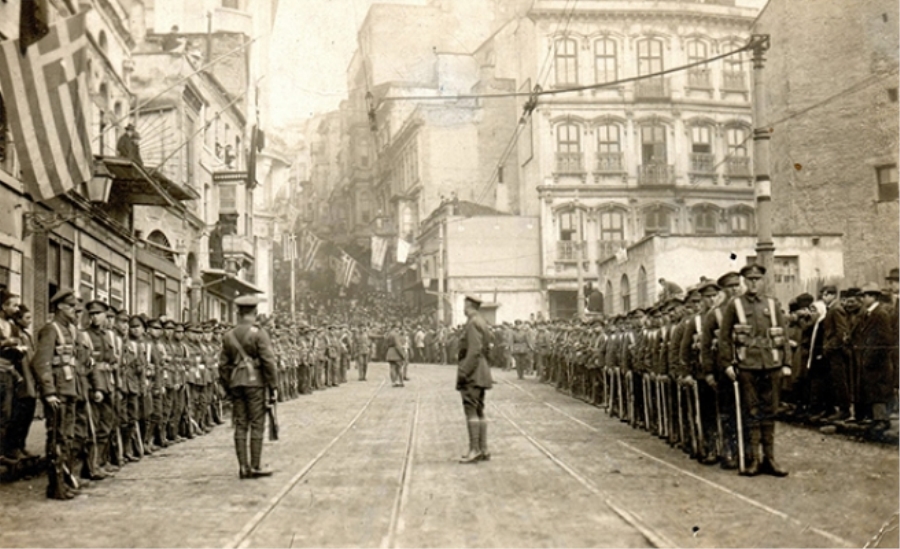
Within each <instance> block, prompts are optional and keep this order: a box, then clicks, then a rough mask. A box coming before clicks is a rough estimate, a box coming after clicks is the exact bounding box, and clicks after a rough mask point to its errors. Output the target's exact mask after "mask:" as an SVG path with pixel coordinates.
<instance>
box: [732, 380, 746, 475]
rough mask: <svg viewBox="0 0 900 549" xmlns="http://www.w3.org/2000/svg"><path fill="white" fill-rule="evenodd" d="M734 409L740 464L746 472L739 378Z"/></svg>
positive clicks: (735, 381) (736, 383) (735, 382)
mask: <svg viewBox="0 0 900 549" xmlns="http://www.w3.org/2000/svg"><path fill="white" fill-rule="evenodd" d="M734 409H735V417H736V418H737V440H738V466H739V467H740V471H741V472H742V473H743V472H744V425H743V418H742V417H741V416H742V415H743V414H742V413H741V388H740V386H739V385H738V382H737V380H734Z"/></svg>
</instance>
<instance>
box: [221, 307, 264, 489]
mask: <svg viewBox="0 0 900 549" xmlns="http://www.w3.org/2000/svg"><path fill="white" fill-rule="evenodd" d="M234 303H235V305H237V307H238V319H239V320H238V325H237V326H235V327H234V329H232V330H230V331H229V332H228V333H226V334H225V336H224V337H223V338H222V354H221V359H220V360H219V375H220V376H221V380H222V384H223V386H225V387H227V389H228V392H229V394H230V396H231V401H232V406H233V411H232V413H233V417H234V446H235V452H236V453H237V458H238V464H239V466H240V474H239V476H240V478H242V479H245V478H258V477H263V476H269V475H271V474H272V472H271V471H269V470H267V469H263V468H262V466H261V459H262V445H263V435H264V433H265V422H266V405H267V399H268V401H269V402H270V403H271V402H274V400H275V399H276V398H277V391H276V389H275V387H276V383H277V371H276V363H275V355H274V354H273V353H272V344H271V342H270V341H269V336H268V334H267V333H266V332H265V330H263V329H261V328H259V327H258V326H257V325H256V324H255V322H256V307H257V305H258V304H259V298H258V297H256V296H242V297H239V298H237V299H235V300H234ZM248 435H249V442H250V458H249V460H248V458H247V438H248Z"/></svg>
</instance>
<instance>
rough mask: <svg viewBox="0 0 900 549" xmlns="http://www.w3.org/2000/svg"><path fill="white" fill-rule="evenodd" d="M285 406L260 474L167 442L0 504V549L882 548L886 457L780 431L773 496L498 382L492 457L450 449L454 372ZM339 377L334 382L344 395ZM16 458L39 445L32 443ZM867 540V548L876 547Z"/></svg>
mask: <svg viewBox="0 0 900 549" xmlns="http://www.w3.org/2000/svg"><path fill="white" fill-rule="evenodd" d="M410 375H411V377H412V378H413V379H412V380H411V381H410V382H408V383H407V385H406V387H405V388H402V389H401V388H393V387H391V385H390V383H389V382H388V381H387V380H386V378H387V367H386V366H385V365H383V364H376V365H373V366H372V367H371V368H370V377H369V381H368V382H365V383H361V382H358V381H350V382H349V383H347V384H345V385H343V386H341V387H340V388H338V389H329V390H327V391H321V392H317V393H315V394H313V395H310V396H307V397H303V398H300V399H298V400H294V401H291V402H288V403H284V404H283V405H282V406H281V407H280V409H279V414H280V419H281V422H282V440H281V441H280V442H278V443H274V444H268V443H267V445H266V448H265V451H264V461H265V462H267V463H268V464H269V465H271V466H272V467H273V468H274V469H275V470H276V471H277V473H276V475H275V476H273V477H271V478H268V479H260V480H254V481H240V480H238V478H237V466H236V463H235V460H234V458H233V453H232V443H231V431H230V430H229V429H228V427H227V425H226V426H221V427H219V428H217V429H216V430H215V431H214V432H213V433H212V434H211V435H208V436H205V437H202V438H199V439H195V440H193V441H189V442H186V443H183V444H179V445H176V446H173V447H170V448H169V449H166V450H163V451H161V452H158V453H156V454H154V455H153V456H151V457H148V458H145V459H144V460H143V461H141V462H140V463H137V464H131V465H129V466H128V467H126V468H125V469H123V470H122V471H121V472H119V473H118V475H117V476H116V477H115V478H113V479H109V480H105V481H102V482H95V483H93V484H92V486H90V487H89V488H87V489H85V490H84V494H83V495H81V496H79V497H78V498H76V499H75V500H72V501H70V502H58V501H49V500H46V499H44V497H43V489H44V486H45V483H46V480H45V479H43V478H41V479H37V480H35V481H30V482H25V481H21V482H17V483H14V484H9V485H3V486H0V546H2V547H10V546H44V547H62V546H66V547H75V546H83V547H111V546H115V547H131V546H149V547H201V546H202V547H207V546H223V547H645V546H659V547H661V546H682V547H857V546H858V547H862V546H864V545H866V544H867V543H874V545H878V546H884V547H890V546H892V547H897V546H898V544H900V539H898V534H897V513H898V507H900V503H898V465H900V464H898V454H897V449H896V447H885V446H879V445H873V444H861V443H858V442H854V441H851V440H847V439H843V438H839V437H825V436H823V435H820V434H818V433H816V432H814V431H809V430H804V429H799V428H793V427H784V426H779V431H778V434H777V437H778V441H777V444H778V448H779V449H780V457H781V459H780V461H781V462H782V464H783V465H784V466H786V467H788V468H789V469H790V470H791V476H789V477H788V478H786V479H776V478H773V477H756V478H743V477H739V476H737V475H736V474H734V473H732V472H728V471H722V470H721V469H719V468H716V467H704V466H702V465H699V464H697V463H696V462H693V461H691V460H689V459H688V458H687V457H686V456H684V454H682V453H680V452H676V451H675V450H672V449H671V448H669V447H668V446H667V445H666V444H665V443H664V442H662V441H661V440H659V439H657V438H655V437H651V436H650V435H648V434H647V433H644V432H641V431H636V430H633V429H631V428H630V427H628V426H627V425H625V424H623V423H620V422H619V421H618V420H615V419H611V418H609V417H607V415H606V413H605V412H604V411H603V410H601V409H598V408H595V407H592V406H588V405H586V404H584V403H582V402H580V401H577V400H573V399H571V398H569V397H567V396H565V395H563V394H561V393H559V392H557V391H555V390H554V389H552V388H550V387H548V386H546V385H541V384H539V383H537V382H535V381H534V380H533V379H526V380H521V381H520V380H517V379H515V373H514V372H497V371H495V372H494V375H495V379H496V381H497V386H496V387H495V389H494V390H492V391H490V393H489V394H488V403H489V405H488V414H489V416H490V419H491V423H490V435H489V437H490V441H491V450H492V453H493V459H492V461H490V462H484V463H479V464H477V465H460V464H458V463H457V462H456V460H457V459H458V457H459V456H460V455H461V454H463V453H464V452H465V450H466V444H467V443H466V434H465V425H464V421H463V419H462V406H461V404H460V401H459V397H458V395H457V393H456V392H455V391H454V390H453V385H454V381H455V368H454V367H450V366H446V367H440V366H430V365H414V366H411V368H410ZM354 376H355V372H351V373H350V377H351V378H352V377H354ZM33 439H34V440H33V442H32V445H33V446H38V447H39V444H40V441H39V440H38V439H39V433H37V432H36V433H35V436H34V437H33ZM879 532H881V533H882V536H881V538H880V539H876V538H878V535H879Z"/></svg>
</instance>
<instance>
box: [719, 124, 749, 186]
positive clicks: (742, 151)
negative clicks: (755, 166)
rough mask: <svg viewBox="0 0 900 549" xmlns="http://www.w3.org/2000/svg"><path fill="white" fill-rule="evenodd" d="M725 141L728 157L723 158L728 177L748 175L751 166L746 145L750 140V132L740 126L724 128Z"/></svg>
mask: <svg viewBox="0 0 900 549" xmlns="http://www.w3.org/2000/svg"><path fill="white" fill-rule="evenodd" d="M725 141H726V143H727V144H728V157H727V158H726V160H725V171H726V173H727V175H728V176H729V177H750V175H751V169H750V168H751V166H750V156H749V155H748V150H749V148H748V145H747V143H748V142H749V141H750V132H749V131H748V130H747V129H746V128H741V127H730V128H726V129H725Z"/></svg>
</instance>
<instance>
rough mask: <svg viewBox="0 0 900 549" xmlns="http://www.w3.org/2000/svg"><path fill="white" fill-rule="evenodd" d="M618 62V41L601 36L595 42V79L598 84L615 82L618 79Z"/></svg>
mask: <svg viewBox="0 0 900 549" xmlns="http://www.w3.org/2000/svg"><path fill="white" fill-rule="evenodd" d="M616 65H617V63H616V41H615V40H613V39H611V38H601V39H599V40H596V41H595V42H594V79H595V80H596V82H597V83H598V84H603V83H606V82H615V81H616V80H617V79H618V71H617V66H616Z"/></svg>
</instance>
